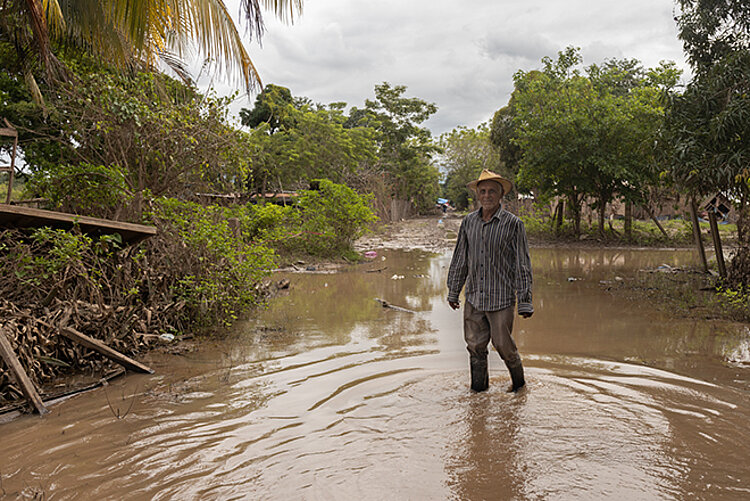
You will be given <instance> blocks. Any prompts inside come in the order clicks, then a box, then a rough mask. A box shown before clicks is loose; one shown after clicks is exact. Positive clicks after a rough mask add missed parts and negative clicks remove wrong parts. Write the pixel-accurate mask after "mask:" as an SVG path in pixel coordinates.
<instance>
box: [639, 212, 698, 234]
mask: <svg viewBox="0 0 750 501" xmlns="http://www.w3.org/2000/svg"><path fill="white" fill-rule="evenodd" d="M643 208H644V209H645V210H646V212H647V213H648V217H650V218H651V221H653V222H654V224H655V225H656V227H657V228H659V231H661V234H662V235H664V238H669V235H668V234H667V232H666V230H665V229H664V227H663V226H662V225H661V223H660V222H659V220H658V219H656V215H655V214H654V211H653V210H651V207H650V206H649V205H644V206H643ZM696 221H698V218H697V216H696ZM696 224H697V223H696ZM698 228H699V229H700V227H698ZM699 233H700V231H699Z"/></svg>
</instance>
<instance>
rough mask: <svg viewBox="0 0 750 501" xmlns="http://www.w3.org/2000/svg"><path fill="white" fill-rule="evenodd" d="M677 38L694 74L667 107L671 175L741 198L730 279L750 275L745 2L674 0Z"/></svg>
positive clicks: (749, 19) (698, 188)
mask: <svg viewBox="0 0 750 501" xmlns="http://www.w3.org/2000/svg"><path fill="white" fill-rule="evenodd" d="M677 4H678V6H679V7H680V10H679V12H678V16H677V24H678V28H679V37H680V39H681V40H682V42H683V46H684V48H685V52H686V54H687V55H688V59H689V61H690V64H691V66H692V68H693V73H694V75H695V76H694V78H693V80H692V81H691V82H690V83H689V84H688V85H687V88H686V89H685V92H684V93H683V94H682V95H680V96H677V97H676V98H675V99H674V101H673V102H672V105H671V106H670V110H669V114H668V123H667V125H668V126H667V128H666V134H665V139H666V142H667V143H668V144H669V146H670V147H671V151H672V152H673V155H672V157H671V159H672V165H671V169H670V171H671V174H672V176H673V177H674V179H675V180H676V181H677V183H678V184H679V185H680V186H682V187H683V190H684V191H685V192H687V193H688V194H689V195H691V196H700V195H706V194H714V193H716V192H717V191H719V192H725V193H727V194H729V195H732V198H734V199H735V200H737V201H738V206H739V213H740V218H739V220H738V222H737V230H738V234H739V249H738V251H737V252H736V254H735V258H734V259H733V261H732V265H731V268H730V278H731V280H733V281H735V282H738V283H743V284H747V283H748V282H750V206H749V205H748V194H749V193H750V187H749V186H748V185H749V184H750V170H749V169H748V165H750V140H748V136H749V134H748V132H750V130H749V129H750V126H749V125H748V124H750V97H749V96H750V83H749V82H750V3H748V2H746V1H744V0H700V1H698V0H677Z"/></svg>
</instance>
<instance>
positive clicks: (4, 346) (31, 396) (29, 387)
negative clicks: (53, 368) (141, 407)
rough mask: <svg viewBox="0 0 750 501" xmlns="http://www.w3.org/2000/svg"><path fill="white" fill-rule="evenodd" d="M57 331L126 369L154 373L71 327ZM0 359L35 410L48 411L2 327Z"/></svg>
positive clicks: (0, 331) (41, 412)
mask: <svg viewBox="0 0 750 501" xmlns="http://www.w3.org/2000/svg"><path fill="white" fill-rule="evenodd" d="M45 325H47V324H45ZM5 329H6V330H7V326H6V327H5ZM57 331H58V332H59V333H60V335H62V336H64V337H66V338H67V339H70V340H71V341H74V342H76V343H78V344H80V345H82V346H85V347H86V348H89V349H92V350H94V351H96V352H97V353H100V354H101V355H104V356H105V357H107V358H108V359H110V360H112V361H114V362H116V363H118V364H120V365H121V366H123V367H124V368H125V369H127V370H131V371H133V372H140V373H144V374H153V373H154V371H153V370H152V369H151V368H150V367H148V366H147V365H144V364H142V363H140V362H138V361H137V360H133V359H132V358H130V357H128V356H127V355H123V354H122V353H120V352H119V351H117V350H114V349H112V348H110V347H109V346H107V345H106V344H104V343H103V342H101V341H99V340H97V339H94V338H92V337H89V336H87V335H85V334H83V333H81V332H78V331H77V330H75V329H73V328H71V327H59V328H58V329H57ZM0 360H3V361H4V362H5V365H6V366H7V367H8V369H9V370H10V373H11V374H12V376H13V378H14V379H15V380H16V382H17V383H18V385H19V386H20V388H21V392H22V393H23V395H24V396H25V397H26V400H28V401H29V403H31V404H32V405H33V407H34V409H35V410H36V412H37V413H39V414H40V415H44V414H46V413H47V412H49V411H48V410H47V408H46V407H45V406H44V401H43V400H42V398H41V397H40V396H39V392H38V391H37V388H36V386H34V383H33V382H32V381H31V379H30V378H29V376H28V375H27V374H26V371H25V370H24V368H23V366H22V365H21V363H20V362H19V361H18V357H17V356H16V353H15V351H14V350H13V345H12V344H11V342H10V340H9V339H8V336H6V333H5V330H4V329H3V328H0Z"/></svg>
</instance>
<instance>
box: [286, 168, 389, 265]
mask: <svg viewBox="0 0 750 501" xmlns="http://www.w3.org/2000/svg"><path fill="white" fill-rule="evenodd" d="M318 182H319V187H320V188H319V189H318V190H308V191H303V192H302V194H301V196H300V198H299V201H298V206H299V210H300V214H299V218H300V222H301V225H300V229H301V235H300V237H301V238H300V239H298V240H297V242H296V244H297V245H301V247H299V248H298V249H297V250H300V251H304V252H306V253H308V254H311V255H314V256H327V257H330V256H335V255H342V254H345V253H347V251H350V250H351V248H352V244H353V243H354V241H355V240H356V239H357V238H359V237H360V236H362V235H363V234H364V233H365V232H366V231H367V225H368V224H370V223H372V222H375V221H376V220H377V217H376V216H375V214H374V213H373V211H372V209H371V208H370V205H369V204H370V203H371V202H372V199H373V197H372V195H365V196H361V195H358V194H357V193H356V192H355V191H354V190H352V189H351V188H349V187H348V186H345V185H342V184H336V183H333V182H331V181H328V180H326V179H322V180H320V181H318Z"/></svg>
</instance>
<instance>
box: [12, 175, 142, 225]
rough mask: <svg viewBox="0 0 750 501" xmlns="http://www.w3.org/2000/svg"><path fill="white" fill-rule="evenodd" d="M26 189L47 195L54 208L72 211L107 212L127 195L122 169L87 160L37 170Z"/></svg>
mask: <svg viewBox="0 0 750 501" xmlns="http://www.w3.org/2000/svg"><path fill="white" fill-rule="evenodd" d="M26 190H27V192H28V193H29V194H31V195H35V196H40V197H44V198H47V199H48V200H49V201H50V202H51V204H52V206H53V207H55V208H56V209H58V210H62V211H64V212H71V213H74V214H97V215H100V216H108V215H111V214H113V213H114V212H115V211H116V209H117V208H118V207H122V206H123V205H124V204H125V203H126V202H127V200H128V199H129V198H130V193H129V191H128V187H127V181H126V178H125V173H124V172H123V170H122V169H119V168H117V167H105V166H103V165H90V164H86V163H81V164H77V165H60V166H59V167H57V168H56V169H50V170H47V171H44V172H38V173H37V174H36V175H35V176H33V177H32V178H31V180H30V181H29V182H28V183H27V184H26Z"/></svg>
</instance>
